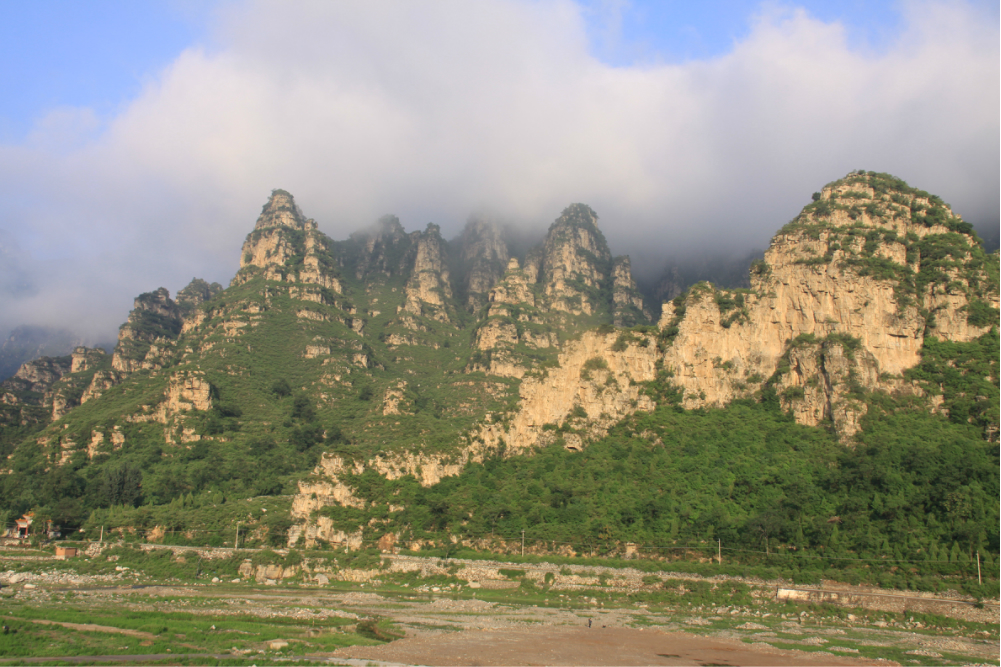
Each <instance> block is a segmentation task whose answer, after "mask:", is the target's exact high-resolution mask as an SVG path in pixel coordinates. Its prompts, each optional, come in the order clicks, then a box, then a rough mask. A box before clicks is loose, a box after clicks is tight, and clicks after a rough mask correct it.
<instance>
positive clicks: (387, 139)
mask: <svg viewBox="0 0 1001 667" xmlns="http://www.w3.org/2000/svg"><path fill="white" fill-rule="evenodd" d="M0 7H2V9H3V12H4V18H5V20H4V21H3V22H2V24H0V63H2V64H0V84H2V90H4V95H2V96H0V202H2V205H0V334H2V333H3V332H4V331H8V330H10V329H11V328H13V327H14V326H17V325H20V324H42V325H50V326H65V327H69V328H71V329H73V330H75V331H78V332H80V334H81V335H83V336H85V337H88V338H89V339H91V340H102V341H106V340H109V339H111V338H113V337H114V335H115V331H116V329H117V327H118V325H119V324H120V323H121V322H123V321H124V320H125V318H126V317H127V315H128V311H129V309H130V308H131V304H132V299H133V298H134V297H135V296H136V295H137V294H139V293H141V292H146V291H150V290H153V289H156V288H157V287H160V286H165V287H167V288H168V289H170V291H171V292H172V293H174V292H176V291H177V290H178V289H180V288H181V287H183V286H184V285H185V284H187V282H188V281H189V280H190V279H191V278H192V277H195V276H197V277H201V278H205V279H207V280H210V281H218V282H221V283H223V284H227V283H228V281H229V280H230V278H231V277H232V276H233V274H234V273H235V271H236V269H237V268H238V266H239V255H240V245H241V243H242V240H243V237H244V236H245V235H246V233H247V232H249V231H250V230H251V229H252V227H253V224H254V221H255V219H256V217H257V214H258V213H259V211H260V207H261V205H262V204H264V202H265V201H266V199H267V197H268V195H269V193H270V191H271V190H272V189H273V188H283V189H286V190H289V191H290V192H292V193H293V194H294V195H295V197H296V200H297V202H298V203H299V205H300V207H301V208H302V209H303V211H304V212H305V213H306V215H307V216H310V217H313V218H315V219H316V220H317V222H318V224H319V227H320V229H321V230H322V231H324V232H326V233H327V234H329V235H330V236H332V237H333V238H335V239H341V238H345V237H347V236H348V235H349V234H350V233H351V232H353V231H355V230H357V229H359V228H362V227H365V226H367V225H368V224H369V223H371V222H372V221H373V220H375V219H377V218H378V217H379V216H381V215H383V214H386V213H393V214H396V215H398V216H400V218H401V221H402V222H403V224H404V226H405V227H406V228H407V229H408V230H416V229H423V228H424V227H425V225H426V224H427V223H428V222H435V223H438V224H439V225H441V227H442V231H443V232H444V233H445V234H446V236H447V237H451V236H455V235H457V234H458V232H459V231H460V230H461V228H462V225H463V224H464V223H465V221H466V220H467V219H468V217H469V216H470V215H471V214H474V213H487V214H489V215H491V216H493V217H494V218H496V219H498V220H502V221H508V222H510V223H512V224H518V225H522V226H526V227H530V228H534V229H538V230H539V232H540V233H541V232H542V231H543V230H544V229H545V228H546V226H547V225H548V224H549V223H550V222H552V220H554V219H555V218H556V217H558V215H559V214H560V212H561V210H562V209H563V208H564V207H565V206H566V205H568V204H570V203H572V202H584V203H587V204H589V205H590V206H592V208H594V209H595V210H596V211H597V212H598V215H599V216H600V223H599V224H600V225H601V227H602V229H603V230H604V232H605V235H606V237H607V238H608V240H609V243H610V245H611V246H612V250H613V252H614V253H616V254H630V255H631V256H632V258H633V265H634V267H636V269H637V271H639V272H641V273H642V272H645V273H646V274H647V275H656V274H657V273H658V272H659V271H660V270H662V269H663V265H664V261H665V258H667V257H681V256H694V255H698V254H699V253H707V252H713V253H734V254H741V253H746V252H748V251H749V250H752V249H763V248H764V247H766V246H767V244H768V240H769V238H770V237H771V235H772V234H773V233H774V232H775V231H776V230H777V229H778V228H779V227H781V226H782V225H783V224H784V223H785V222H787V221H788V220H789V219H791V218H792V217H794V216H795V215H796V213H797V212H798V211H799V209H800V208H801V207H802V206H803V205H805V204H807V203H809V201H810V194H811V193H812V192H814V191H817V190H819V189H820V188H821V187H822V186H823V185H824V184H825V183H828V182H830V181H833V180H835V179H837V178H840V177H842V176H844V175H845V174H847V173H848V172H849V171H852V170H854V169H859V168H862V169H867V170H876V171H884V172H889V173H892V174H894V175H896V176H899V177H901V178H904V179H905V180H907V181H908V182H909V183H910V184H911V185H914V186H916V187H919V188H922V189H925V190H928V191H930V192H933V193H936V194H939V195H940V196H942V197H943V198H944V199H945V200H946V201H947V202H949V203H950V204H952V206H953V209H954V210H955V211H956V212H957V213H959V214H960V215H962V216H963V217H964V218H965V219H966V220H968V221H970V222H972V223H973V224H974V225H976V226H978V227H979V228H980V229H982V230H984V231H985V233H986V235H991V234H993V236H994V238H996V237H997V229H998V220H999V213H998V211H999V206H1001V198H999V191H1001V187H999V182H1001V171H999V141H1001V132H999V115H1001V104H999V99H1001V85H999V80H1001V68H999V62H1001V46H999V43H1001V39H999V29H998V25H999V9H998V4H997V3H996V2H993V3H991V2H961V1H953V2H933V1H928V2H925V1H915V2H879V1H867V2H861V1H856V0H844V1H841V2H820V1H812V0H811V1H803V2H751V1H743V0H733V1H729V2H723V1H717V2H713V1H711V0H707V1H705V2H700V3H693V2H673V1H664V2H652V1H651V2H641V1H638V0H637V1H629V0H604V1H602V0H587V1H584V0H582V1H580V2H573V1H571V0H539V1H535V2H527V1H515V0H482V1H480V2H475V3H470V2H467V1H465V0H442V1H440V2H416V1H415V2H398V1H385V2H384V1H379V0H366V1H364V2H350V1H347V0H344V1H339V2H328V1H326V0H316V1H311V0H298V1H297V2H293V3H289V2H269V1H263V0H249V1H244V2H237V1H223V0H218V1H215V2H211V1H207V2H196V1H195V0H145V1H144V2H141V3H138V2H131V1H113V2H112V1H101V0H92V1H90V2H87V3H79V2H71V1H68V0H64V1H61V2H56V1H53V0H34V1H33V2H31V3H25V2H18V1H15V0H0Z"/></svg>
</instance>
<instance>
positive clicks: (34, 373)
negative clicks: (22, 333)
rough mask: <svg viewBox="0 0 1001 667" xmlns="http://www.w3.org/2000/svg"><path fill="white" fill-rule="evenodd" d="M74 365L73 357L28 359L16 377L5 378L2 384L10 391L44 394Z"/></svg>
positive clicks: (18, 370)
mask: <svg viewBox="0 0 1001 667" xmlns="http://www.w3.org/2000/svg"><path fill="white" fill-rule="evenodd" d="M72 365H73V359H72V357H40V358H38V359H34V360H32V361H26V362H24V363H23V364H21V367H20V368H19V369H17V372H16V373H14V377H12V378H10V379H8V380H5V381H4V382H3V384H2V385H0V386H2V387H3V388H4V389H6V390H8V391H19V392H33V393H36V394H44V393H46V392H47V391H49V389H50V388H51V387H52V385H54V384H55V383H56V382H57V381H58V380H59V379H60V378H62V377H63V376H64V375H66V374H67V373H69V372H70V369H71V368H72Z"/></svg>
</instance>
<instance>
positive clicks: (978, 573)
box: [977, 549, 984, 584]
mask: <svg viewBox="0 0 1001 667" xmlns="http://www.w3.org/2000/svg"><path fill="white" fill-rule="evenodd" d="M977 583H978V584H983V583H984V580H983V579H981V578H980V549H977Z"/></svg>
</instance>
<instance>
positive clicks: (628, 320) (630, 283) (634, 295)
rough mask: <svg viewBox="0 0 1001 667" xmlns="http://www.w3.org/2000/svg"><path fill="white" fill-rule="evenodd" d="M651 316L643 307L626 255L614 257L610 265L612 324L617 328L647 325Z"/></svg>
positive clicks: (641, 297)
mask: <svg viewBox="0 0 1001 667" xmlns="http://www.w3.org/2000/svg"><path fill="white" fill-rule="evenodd" d="M650 319H651V316H650V313H649V311H648V310H647V309H646V308H645V307H644V305H643V295H642V294H640V291H639V288H638V287H637V286H636V281H635V280H634V279H633V270H632V263H631V262H630V260H629V257H628V256H627V255H623V256H621V257H616V258H615V260H614V261H613V265H612V322H613V324H615V326H617V327H630V326H634V325H636V324H647V323H649V322H650Z"/></svg>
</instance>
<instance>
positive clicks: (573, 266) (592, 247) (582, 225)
mask: <svg viewBox="0 0 1001 667" xmlns="http://www.w3.org/2000/svg"><path fill="white" fill-rule="evenodd" d="M597 223H598V216H597V214H595V212H594V211H592V210H591V209H590V207H588V206H585V205H584V204H572V205H570V206H568V207H567V208H566V209H565V210H564V211H563V214H562V215H561V216H560V217H559V218H558V219H557V220H556V222H554V223H553V224H552V226H551V227H550V228H549V235H548V236H547V237H546V242H545V245H544V247H543V252H542V283H543V293H544V294H545V296H546V298H547V299H548V301H549V307H550V309H552V310H557V311H563V312H566V313H571V314H573V315H581V314H587V315H591V314H593V313H594V312H595V311H596V310H597V309H598V308H599V303H598V296H597V292H598V290H600V288H601V287H602V286H604V284H605V283H606V282H607V281H608V280H609V277H610V274H611V268H612V267H611V264H612V253H611V252H610V251H609V250H608V243H606V242H605V237H604V235H603V234H602V233H601V231H600V230H599V229H598V224H597Z"/></svg>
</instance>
